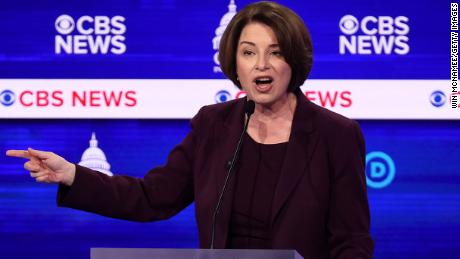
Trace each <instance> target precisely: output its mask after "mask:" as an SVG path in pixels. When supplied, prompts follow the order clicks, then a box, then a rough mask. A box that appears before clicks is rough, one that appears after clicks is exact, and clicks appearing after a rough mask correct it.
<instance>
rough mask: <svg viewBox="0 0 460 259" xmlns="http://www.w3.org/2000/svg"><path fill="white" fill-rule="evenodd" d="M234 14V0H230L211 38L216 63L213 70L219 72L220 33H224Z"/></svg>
mask: <svg viewBox="0 0 460 259" xmlns="http://www.w3.org/2000/svg"><path fill="white" fill-rule="evenodd" d="M235 14H236V5H235V1H234V0H230V3H229V4H228V12H227V13H226V14H224V16H222V18H221V19H220V24H219V27H217V29H216V36H215V37H214V38H213V39H212V48H213V49H214V50H215V51H216V53H214V63H215V64H216V65H215V66H214V72H215V73H219V72H222V70H221V69H220V63H219V44H220V39H221V38H222V35H223V34H224V31H225V29H226V28H227V25H228V24H229V23H230V21H231V20H232V18H233V16H235Z"/></svg>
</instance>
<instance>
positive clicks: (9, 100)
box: [0, 90, 16, 106]
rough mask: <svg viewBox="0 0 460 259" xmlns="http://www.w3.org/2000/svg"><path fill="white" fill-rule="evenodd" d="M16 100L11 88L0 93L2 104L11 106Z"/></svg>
mask: <svg viewBox="0 0 460 259" xmlns="http://www.w3.org/2000/svg"><path fill="white" fill-rule="evenodd" d="M15 100H16V95H15V94H14V93H13V91H11V90H3V91H2V92H1V93H0V103H1V104H3V106H11V105H12V104H13V103H14V101H15Z"/></svg>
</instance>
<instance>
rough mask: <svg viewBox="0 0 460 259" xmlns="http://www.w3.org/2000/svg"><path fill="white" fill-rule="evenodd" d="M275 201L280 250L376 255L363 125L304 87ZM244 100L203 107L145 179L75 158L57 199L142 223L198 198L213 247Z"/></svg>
mask: <svg viewBox="0 0 460 259" xmlns="http://www.w3.org/2000/svg"><path fill="white" fill-rule="evenodd" d="M297 98H298V102H297V108H296V110H295V114H294V119H293V123H292V130H291V135H290V138H289V143H288V147H287V151H286V152H287V153H286V158H285V161H284V163H283V166H282V171H281V176H280V179H279V183H278V186H277V187H276V190H275V195H274V200H273V206H272V217H271V224H272V225H271V226H272V247H273V249H295V250H297V251H298V252H299V253H300V254H301V255H302V256H304V257H305V258H371V257H372V253H373V241H372V239H371V237H370V234H369V222H370V216H369V206H368V201H367V192H366V179H365V174H364V168H365V145H364V139H363V136H362V133H361V130H360V128H359V126H358V124H357V123H356V122H354V121H352V120H350V119H347V118H345V117H343V116H340V115H338V114H336V113H333V112H331V111H328V110H326V109H324V108H321V107H319V106H317V105H315V104H313V103H311V102H310V101H308V100H307V99H306V98H305V96H303V95H300V94H299V95H298V97H297ZM243 110H244V100H243V99H237V100H234V101H230V102H226V103H221V104H216V105H210V106H205V107H203V108H202V109H201V110H200V111H199V112H198V114H197V115H196V116H195V117H194V118H193V119H192V121H191V126H192V130H191V132H190V133H189V134H188V135H187V136H186V138H185V139H184V140H183V142H182V143H181V144H179V145H177V146H176V147H175V148H174V149H173V150H172V151H171V153H170V154H169V157H168V160H167V163H166V165H164V166H163V167H158V168H155V169H152V170H151V171H149V172H148V173H147V174H146V175H145V176H144V178H142V179H137V178H132V177H128V176H118V175H117V176H113V177H109V176H106V175H104V174H101V173H97V172H95V171H93V170H90V169H87V168H84V167H81V166H77V173H76V176H75V181H74V183H73V185H72V187H70V188H69V187H66V186H63V185H61V186H60V187H59V191H58V205H59V206H65V207H72V208H76V209H80V210H85V211H89V212H94V213H98V214H101V215H105V216H109V217H114V218H121V219H127V220H134V221H153V220H161V219H167V218H169V217H171V216H173V215H175V214H177V213H178V212H180V211H181V210H182V209H184V208H185V207H187V206H188V205H189V204H190V203H192V202H193V201H194V202H195V208H196V219H197V223H198V231H199V239H200V247H202V248H208V247H209V245H210V236H211V225H212V214H213V210H214V208H215V206H216V203H217V198H218V193H219V191H220V190H221V188H222V185H223V181H224V178H225V174H226V170H227V162H228V161H229V160H230V159H231V157H232V155H233V152H234V150H235V147H236V144H237V142H238V138H239V135H240V134H241V131H242V129H243V123H244V122H243V119H244V111H243ZM234 179H235V178H234V177H233V178H231V180H230V182H229V186H228V190H227V193H226V194H225V196H224V202H223V206H222V211H221V214H220V215H219V216H218V218H217V224H216V239H215V247H216V248H225V244H226V241H227V235H228V228H229V220H230V212H231V204H232V198H233V191H234V182H235V181H234Z"/></svg>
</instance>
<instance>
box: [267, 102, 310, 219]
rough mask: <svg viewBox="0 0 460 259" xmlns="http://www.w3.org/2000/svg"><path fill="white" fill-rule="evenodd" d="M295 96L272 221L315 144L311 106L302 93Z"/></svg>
mask: <svg viewBox="0 0 460 259" xmlns="http://www.w3.org/2000/svg"><path fill="white" fill-rule="evenodd" d="M297 96H298V97H297V107H296V110H295V113H294V118H293V121H292V127H291V135H290V137H289V143H288V146H287V150H286V155H285V159H284V162H283V166H282V168H281V175H280V178H279V181H278V185H277V187H276V190H275V196H274V199H273V205H272V212H271V222H272V223H273V221H274V220H275V218H276V216H277V214H278V212H279V211H280V210H281V208H282V207H283V205H284V203H285V202H286V201H287V199H288V197H289V195H290V193H291V192H292V191H293V190H294V189H295V188H296V186H297V184H298V182H299V181H300V178H301V177H302V175H303V174H304V173H305V171H306V169H307V165H308V163H309V161H310V158H311V155H312V154H313V150H314V146H315V144H316V143H315V141H316V138H313V137H312V135H313V134H311V133H312V132H313V130H314V127H313V114H314V113H313V112H312V109H311V108H313V107H312V105H311V104H310V103H309V101H308V100H307V99H306V98H305V96H304V95H302V94H298V95H297Z"/></svg>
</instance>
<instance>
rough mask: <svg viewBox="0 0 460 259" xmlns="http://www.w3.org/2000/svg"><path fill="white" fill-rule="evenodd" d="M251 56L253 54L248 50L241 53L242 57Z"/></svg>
mask: <svg viewBox="0 0 460 259" xmlns="http://www.w3.org/2000/svg"><path fill="white" fill-rule="evenodd" d="M252 54H254V52H252V51H250V50H245V51H243V55H245V56H249V55H252Z"/></svg>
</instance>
